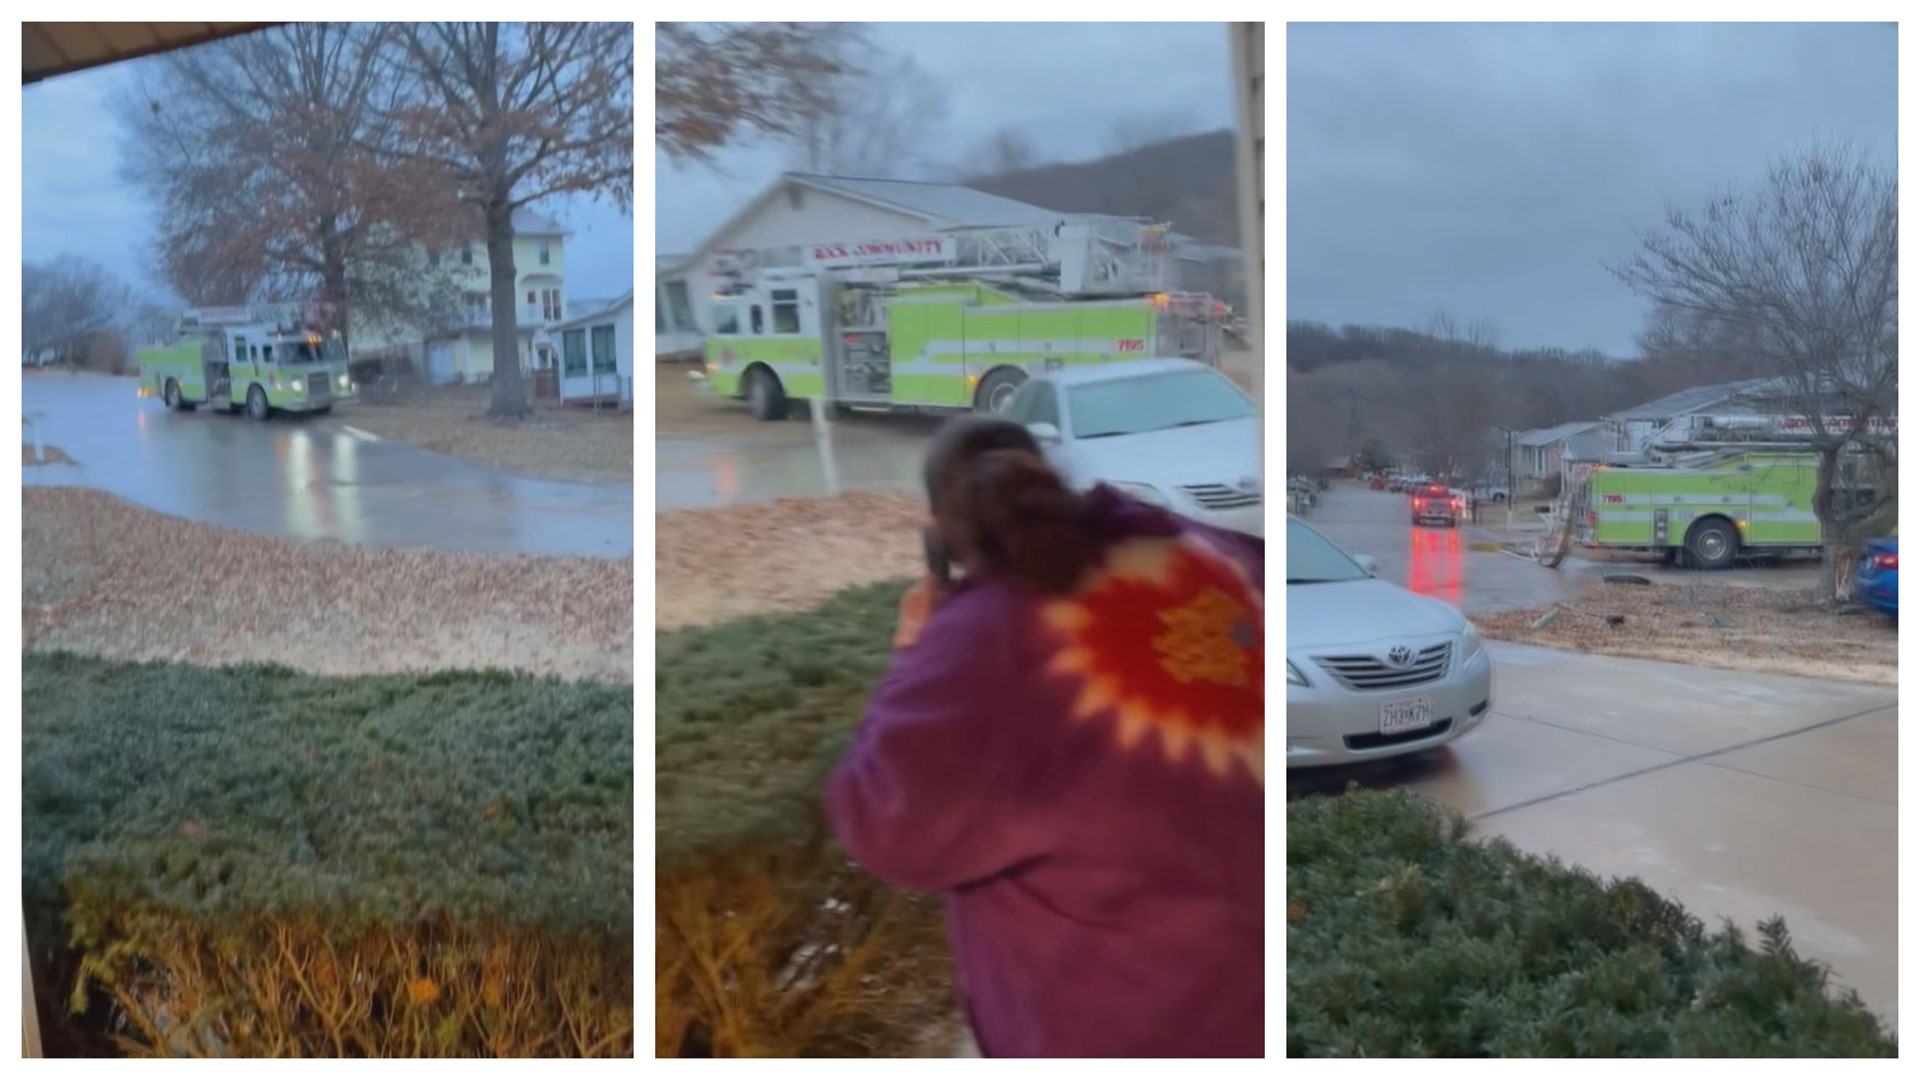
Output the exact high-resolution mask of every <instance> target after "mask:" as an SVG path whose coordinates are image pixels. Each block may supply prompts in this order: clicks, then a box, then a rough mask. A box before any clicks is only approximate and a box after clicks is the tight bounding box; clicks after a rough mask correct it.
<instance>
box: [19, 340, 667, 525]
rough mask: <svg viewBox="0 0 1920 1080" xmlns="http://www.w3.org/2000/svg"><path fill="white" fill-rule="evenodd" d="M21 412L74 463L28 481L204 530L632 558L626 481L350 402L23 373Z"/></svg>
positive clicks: (27, 474)
mask: <svg viewBox="0 0 1920 1080" xmlns="http://www.w3.org/2000/svg"><path fill="white" fill-rule="evenodd" d="M22 384H23V385H22V390H23V409H24V411H25V412H26V413H27V414H28V416H30V417H32V416H35V415H36V414H38V416H37V424H38V427H39V430H40V434H41V437H42V438H43V439H44V440H45V441H46V442H48V443H50V444H52V445H54V446H57V447H59V448H60V449H61V450H63V451H65V452H66V453H67V455H68V456H69V457H71V458H73V459H74V461H75V462H76V463H77V464H74V465H59V466H35V467H31V468H26V469H22V470H21V473H22V482H23V483H26V484H63V485H77V486H83V487H93V488H99V489H101V490H104V491H110V492H112V493H114V494H116V495H119V496H121V497H123V498H126V499H128V500H130V501H132V502H135V503H138V504H140V505H142V506H146V507H149V508H151V509H154V510H160V511H163V512H165V513H168V514H173V515H176V516H178V517H184V518H189V519H192V520H194V521H202V522H206V523H208V524H212V525H222V526H227V527H230V528H236V529H245V530H248V531H251V532H261V533H271V534H276V535H280V536H286V537H291V538H293V539H298V540H337V541H340V542H342V543H348V544H356V545H363V546H366V547H380V548H390V547H425V548H436V549H440V550H446V551H471V552H484V553H489V554H541V555H599V556H605V557H609V558H614V557H626V556H630V555H632V554H633V489H632V487H631V486H629V485H625V484H580V483H566V482H562V481H549V480H535V479H530V478H527V477H523V476H517V475H515V474H512V473H508V472H503V471H501V470H499V469H490V468H485V467H482V466H477V465H471V464H468V463H466V462H462V461H459V460H456V459H454V458H450V457H446V456H444V455H440V454H434V453H430V452H428V451H425V450H422V449H420V448H418V447H415V446H409V445H406V444H404V443H396V442H390V441H385V440H381V439H377V438H375V437H373V436H370V435H367V434H365V433H362V432H358V431H356V430H355V429H354V428H353V426H352V425H353V406H351V405H342V406H341V407H339V408H338V409H336V410H334V412H333V413H332V414H330V415H328V416H324V417H313V418H302V417H296V416H279V417H275V418H274V419H273V420H272V421H270V422H268V423H265V424H259V423H254V422H252V421H249V420H247V419H246V418H244V417H239V416H229V415H227V414H226V413H223V412H216V411H214V410H210V409H204V408H203V409H200V410H198V411H197V412H191V413H175V412H169V411H168V410H167V409H166V407H165V406H164V405H163V404H162V403H160V402H158V401H150V400H142V399H140V398H138V397H136V396H135V392H136V390H137V388H138V384H137V383H136V382H135V381H134V380H133V379H116V378H107V377H104V376H88V375H83V376H77V377H68V376H64V375H48V376H32V377H28V378H25V379H23V380H22Z"/></svg>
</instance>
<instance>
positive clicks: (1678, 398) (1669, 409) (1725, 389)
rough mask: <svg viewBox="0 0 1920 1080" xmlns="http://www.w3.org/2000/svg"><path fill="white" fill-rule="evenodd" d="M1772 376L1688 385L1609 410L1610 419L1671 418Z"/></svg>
mask: <svg viewBox="0 0 1920 1080" xmlns="http://www.w3.org/2000/svg"><path fill="white" fill-rule="evenodd" d="M1773 381H1774V380H1772V379H1742V380H1740V381H1738V382H1729V383H1713V384H1711V385H1708V386H1691V387H1688V388H1687V389H1685V390H1680V391H1677V392H1675V393H1671V394H1668V395H1667V396H1666V397H1663V398H1655V399H1654V400H1652V401H1649V402H1647V403H1646V404H1644V405H1636V406H1634V407H1633V408H1631V409H1622V410H1620V411H1619V412H1615V413H1608V414H1607V419H1609V420H1622V421H1625V420H1671V419H1672V418H1674V417H1676V416H1685V415H1686V414H1688V413H1690V412H1694V411H1696V410H1698V409H1705V408H1708V407H1711V406H1713V405H1718V404H1719V403H1721V402H1723V401H1726V400H1727V399H1728V398H1732V397H1738V396H1739V395H1741V394H1746V393H1751V392H1753V391H1755V390H1757V389H1759V388H1761V387H1763V386H1765V385H1767V384H1768V383H1770V382H1773Z"/></svg>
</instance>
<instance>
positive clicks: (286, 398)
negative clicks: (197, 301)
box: [140, 304, 355, 420]
mask: <svg viewBox="0 0 1920 1080" xmlns="http://www.w3.org/2000/svg"><path fill="white" fill-rule="evenodd" d="M140 396H141V397H154V398H159V399H161V400H162V401H165V402H166V403H167V407H168V408H170V409H176V410H180V411H184V412H191V411H193V410H194V409H196V408H198V407H199V406H201V405H209V406H214V407H224V408H225V409H226V410H227V411H228V412H236V413H237V412H240V411H242V410H244V411H245V412H246V413H247V415H248V416H250V417H252V418H253V419H255V420H266V419H267V418H269V417H270V416H272V415H273V414H274V413H275V412H313V413H323V412H327V411H328V410H330V409H332V408H333V407H334V406H335V405H336V404H339V403H340V402H343V401H351V400H352V399H353V398H354V397H355V387H354V385H353V380H352V376H351V375H350V374H349V373H348V370H347V350H346V345H345V343H344V341H343V340H342V338H341V336H340V332H339V330H337V329H334V330H328V329H325V328H324V327H323V326H322V324H321V320H320V319H319V318H318V314H317V312H316V310H315V309H313V308H310V307H307V306H304V305H298V304H264V305H247V306H234V307H217V308H194V309H191V310H189V311H186V312H184V313H182V315H181V317H180V320H179V322H178V323H177V324H176V326H175V333H174V340H173V342H172V343H171V344H168V345H163V346H158V347H150V348H144V349H141V350H140Z"/></svg>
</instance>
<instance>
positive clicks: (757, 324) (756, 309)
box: [752, 304, 767, 334]
mask: <svg viewBox="0 0 1920 1080" xmlns="http://www.w3.org/2000/svg"><path fill="white" fill-rule="evenodd" d="M752 310H753V332H754V333H756V334H764V333H766V332H767V324H766V320H764V319H762V318H761V317H760V305H759V304H755V305H753V309H752Z"/></svg>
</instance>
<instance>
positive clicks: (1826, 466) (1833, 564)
mask: <svg viewBox="0 0 1920 1080" xmlns="http://www.w3.org/2000/svg"><path fill="white" fill-rule="evenodd" d="M1840 453H1841V451H1840V449H1839V448H1830V447H1826V446H1822V447H1820V448H1819V455H1820V467H1819V470H1818V472H1816V473H1815V477H1816V479H1815V487H1814V492H1813V514H1814V516H1815V517H1817V518H1819V519H1820V561H1821V563H1822V564H1823V565H1824V566H1825V567H1826V570H1827V588H1825V589H1823V590H1821V591H1822V593H1823V595H1822V596H1821V598H1820V599H1821V602H1822V603H1824V604H1825V605H1826V607H1827V608H1828V609H1829V610H1833V609H1836V608H1838V607H1839V606H1840V604H1841V602H1842V601H1844V600H1845V599H1846V598H1847V584H1848V581H1849V578H1850V576H1851V574H1852V570H1853V567H1852V565H1851V560H1849V559H1848V558H1846V548H1845V547H1844V542H1845V539H1846V538H1845V537H1844V536H1843V535H1842V532H1841V528H1840V508H1839V507H1838V506H1837V505H1835V502H1836V500H1835V498H1834V484H1835V483H1836V482H1837V481H1838V480H1839V477H1840Z"/></svg>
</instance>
